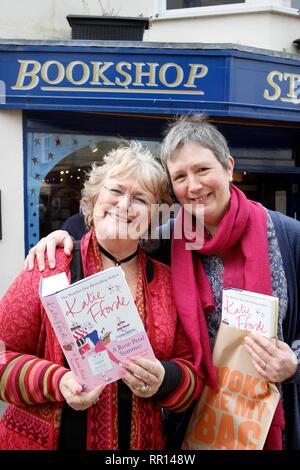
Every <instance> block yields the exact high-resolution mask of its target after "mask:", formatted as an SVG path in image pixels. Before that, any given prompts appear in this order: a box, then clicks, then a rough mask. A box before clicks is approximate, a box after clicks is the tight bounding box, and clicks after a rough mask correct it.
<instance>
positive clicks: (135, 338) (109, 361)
mask: <svg viewBox="0 0 300 470" xmlns="http://www.w3.org/2000/svg"><path fill="white" fill-rule="evenodd" d="M40 298H41V301H42V303H43V306H44V308H45V310H46V313H47V315H48V317H49V320H50V322H51V324H52V326H53V329H54V331H55V333H56V336H57V338H58V341H59V343H60V345H61V347H62V350H63V352H64V354H65V357H66V359H67V361H68V364H69V367H70V369H71V370H72V371H73V372H74V374H75V376H76V378H77V380H78V382H79V383H80V384H81V385H83V386H84V387H85V389H86V390H92V389H93V388H95V387H96V386H98V385H101V384H103V383H110V382H114V381H115V380H118V379H119V378H120V377H121V373H120V371H121V365H122V361H124V360H125V359H126V358H129V357H130V356H135V355H136V356H137V355H139V356H144V357H146V358H148V359H154V358H155V357H154V354H153V351H152V348H151V345H150V342H149V340H148V337H147V334H146V332H145V329H144V326H143V322H142V320H141V318H140V316H139V313H138V311H137V309H136V306H135V303H134V300H133V297H132V295H131V292H130V289H129V287H128V285H127V282H126V279H125V275H124V272H123V270H122V268H121V267H120V266H118V267H115V268H109V269H106V270H104V271H102V272H100V273H97V274H94V275H92V276H89V277H86V278H85V279H81V280H80V281H78V282H76V283H74V284H71V285H69V282H68V279H67V276H66V274H65V273H60V274H56V275H54V276H50V277H47V278H43V279H41V282H40Z"/></svg>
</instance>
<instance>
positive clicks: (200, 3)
mask: <svg viewBox="0 0 300 470" xmlns="http://www.w3.org/2000/svg"><path fill="white" fill-rule="evenodd" d="M232 3H245V0H244V1H243V0H167V10H179V9H181V8H196V7H210V6H215V5H228V4H232Z"/></svg>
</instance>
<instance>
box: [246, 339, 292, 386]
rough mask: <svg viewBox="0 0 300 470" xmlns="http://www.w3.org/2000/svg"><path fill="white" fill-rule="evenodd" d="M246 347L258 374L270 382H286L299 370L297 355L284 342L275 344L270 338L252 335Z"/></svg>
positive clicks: (247, 340)
mask: <svg viewBox="0 0 300 470" xmlns="http://www.w3.org/2000/svg"><path fill="white" fill-rule="evenodd" d="M244 347H245V349H246V351H248V353H249V354H250V356H251V359H252V363H253V365H254V367H255V369H256V370H257V372H259V374H260V375H261V376H262V377H263V378H264V379H266V380H267V381H268V382H273V383H281V382H284V381H285V380H287V379H289V378H290V377H292V376H293V375H294V374H295V372H296V370H297V357H296V355H295V353H294V352H293V351H292V349H291V348H290V347H289V346H288V345H287V344H286V343H283V342H282V341H277V342H276V344H274V343H273V342H272V341H271V340H270V339H268V338H264V337H263V336H260V335H254V334H252V335H249V336H246V337H245V339H244Z"/></svg>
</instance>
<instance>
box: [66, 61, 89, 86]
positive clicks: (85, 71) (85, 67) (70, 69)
mask: <svg viewBox="0 0 300 470" xmlns="http://www.w3.org/2000/svg"><path fill="white" fill-rule="evenodd" d="M77 66H80V67H82V72H83V73H82V77H81V78H79V79H78V80H75V79H74V77H73V70H74V68H75V67H77ZM66 77H67V79H68V80H69V82H70V83H73V85H83V84H84V83H86V82H87V81H88V79H89V77H90V70H89V66H88V65H87V64H85V63H84V62H81V61H80V60H74V61H73V62H70V63H69V64H68V66H67V68H66Z"/></svg>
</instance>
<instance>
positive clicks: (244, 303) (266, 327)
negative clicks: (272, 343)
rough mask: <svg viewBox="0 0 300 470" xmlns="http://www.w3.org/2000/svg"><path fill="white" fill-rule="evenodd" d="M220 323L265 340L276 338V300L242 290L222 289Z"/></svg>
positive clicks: (269, 296) (275, 298) (268, 296)
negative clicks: (259, 336)
mask: <svg viewBox="0 0 300 470" xmlns="http://www.w3.org/2000/svg"><path fill="white" fill-rule="evenodd" d="M222 322H223V323H225V324H227V325H228V326H230V327H232V328H239V329H241V330H247V331H251V332H252V333H256V334H259V335H262V336H265V337H266V338H277V325H278V298H277V297H274V296H271V295H265V294H257V293H256V292H250V291H246V290H242V289H232V288H228V289H223V299H222Z"/></svg>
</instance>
